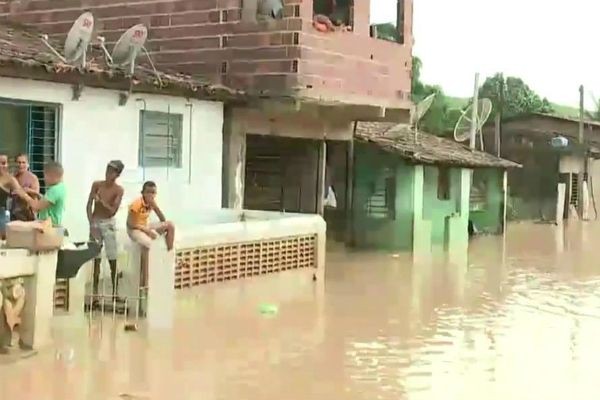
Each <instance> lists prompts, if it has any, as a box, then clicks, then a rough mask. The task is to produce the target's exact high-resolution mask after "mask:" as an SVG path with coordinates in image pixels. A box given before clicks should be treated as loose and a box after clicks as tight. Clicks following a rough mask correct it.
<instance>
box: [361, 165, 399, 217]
mask: <svg viewBox="0 0 600 400" xmlns="http://www.w3.org/2000/svg"><path fill="white" fill-rule="evenodd" d="M367 215H368V216H369V217H371V218H377V219H385V218H388V219H395V218H396V177H395V175H394V172H393V170H392V169H390V168H386V169H385V170H384V172H383V174H382V175H380V176H379V177H378V178H377V180H376V181H375V182H374V183H373V185H372V187H371V195H370V196H369V199H368V200H367Z"/></svg>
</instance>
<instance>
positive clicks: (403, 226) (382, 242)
mask: <svg viewBox="0 0 600 400" xmlns="http://www.w3.org/2000/svg"><path fill="white" fill-rule="evenodd" d="M356 141H357V143H356V144H355V171H356V172H355V173H356V175H355V179H354V188H353V204H352V210H353V212H352V242H353V244H354V245H356V246H368V247H379V248H386V249H390V250H396V251H398V250H408V251H412V252H413V254H414V255H415V256H424V255H425V256H426V255H428V254H430V253H431V250H432V248H435V247H440V248H444V249H445V250H447V251H448V253H449V254H450V255H451V256H452V255H453V254H457V255H463V254H466V249H467V246H468V238H469V224H471V225H474V226H475V227H477V226H480V227H481V228H482V229H481V230H484V229H483V228H486V229H488V230H489V231H493V232H502V231H503V227H504V220H503V218H504V205H505V197H504V196H505V194H506V181H505V178H504V177H505V174H506V170H507V169H510V168H516V167H518V164H515V163H513V162H510V161H507V160H502V159H499V158H496V157H494V156H491V155H489V154H486V153H483V152H480V151H471V150H470V149H468V148H466V147H464V146H463V145H461V144H459V143H456V142H453V141H451V140H448V139H444V138H440V137H437V136H433V135H430V134H426V133H423V132H420V133H419V135H418V139H415V136H414V132H413V130H412V129H411V128H410V127H408V126H401V125H394V124H390V123H365V122H362V123H361V122H359V123H358V124H357V129H356ZM473 176H474V177H475V178H474V179H475V180H476V181H477V185H478V187H485V191H478V195H477V196H474V197H472V191H471V187H472V179H473V178H472V177H473ZM476 204H477V205H478V206H479V207H478V209H476V210H475V207H474V206H475V205H476Z"/></svg>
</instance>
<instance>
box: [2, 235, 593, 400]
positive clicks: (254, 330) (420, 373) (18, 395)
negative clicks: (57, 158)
mask: <svg viewBox="0 0 600 400" xmlns="http://www.w3.org/2000/svg"><path fill="white" fill-rule="evenodd" d="M599 234H600V224H599V225H598V226H595V225H587V226H580V225H573V226H570V227H568V229H565V231H563V230H561V229H559V228H556V227H554V226H550V225H530V224H522V225H515V226H513V227H511V229H510V230H509V233H508V235H507V237H506V238H505V239H503V238H498V237H484V238H478V239H476V240H475V241H473V243H472V244H471V249H470V254H469V263H468V265H467V264H464V265H447V264H446V263H444V262H442V261H434V262H433V263H430V264H429V265H414V266H413V265H411V263H410V262H409V258H408V257H407V256H403V255H400V256H397V255H396V256H392V255H390V254H382V253H377V254H373V253H360V252H358V253H346V252H344V251H341V250H334V251H332V252H331V254H330V255H329V260H328V271H327V286H326V293H325V295H324V296H320V295H319V293H317V292H316V291H315V288H314V287H313V286H312V285H310V284H302V285H299V284H297V283H296V282H295V281H294V280H293V279H285V278H267V279H264V280H260V281H255V282H252V283H246V284H241V283H234V284H230V285H226V286H218V287H216V288H210V289H204V290H203V291H198V292H195V293H185V294H184V295H182V297H181V298H180V299H178V317H177V321H176V326H175V329H174V330H173V332H172V333H169V334H162V335H159V334H150V333H145V332H144V331H143V330H141V331H140V332H137V333H125V332H124V331H123V327H122V325H121V324H120V323H114V322H112V321H110V320H108V319H107V320H104V321H94V322H93V323H88V322H86V321H82V320H72V319H65V318H57V320H56V325H57V326H56V330H55V331H56V333H55V337H56V347H55V348H54V349H52V350H47V351H46V350H45V351H42V352H41V353H40V354H39V355H38V356H36V357H34V358H31V359H27V360H22V361H20V362H18V363H16V364H11V365H3V364H1V363H0V399H5V398H6V399H36V400H37V399H57V400H58V399H60V400H63V399H86V400H87V399H118V398H127V397H126V396H122V397H119V396H120V395H124V394H128V395H130V396H131V397H129V398H134V399H135V398H138V399H167V398H176V399H182V400H183V399H198V398H202V399H207V400H212V399H224V400H227V399H232V400H233V399H235V400H238V399H248V400H254V399H257V400H269V399H277V400H281V399H290V400H296V399H298V400H304V399H350V400H354V399H369V400H370V399H394V400H398V399H461V400H463V399H464V400H470V399H473V400H479V399H511V400H512V399H532V400H534V399H535V400H537V399H561V400H562V399H565V398H575V399H596V398H597V397H598V394H597V393H598V388H599V386H598V383H597V376H598V373H597V370H596V368H595V366H596V364H597V360H598V359H600V341H599V340H598V335H599V332H600V297H599V296H598V291H599V289H600V262H598V261H599V260H600V245H597V244H596V243H597V240H596V238H598V237H600V236H599ZM265 302H267V303H274V304H277V305H278V306H279V312H278V314H277V315H275V316H272V317H271V318H267V317H265V316H264V315H261V314H260V313H259V312H258V306H259V305H260V304H262V303H265Z"/></svg>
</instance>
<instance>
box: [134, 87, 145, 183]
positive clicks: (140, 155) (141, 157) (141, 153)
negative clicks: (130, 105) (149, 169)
mask: <svg viewBox="0 0 600 400" xmlns="http://www.w3.org/2000/svg"><path fill="white" fill-rule="evenodd" d="M135 102H136V103H143V104H144V108H143V109H142V110H141V111H143V112H145V111H146V100H145V99H142V98H139V99H135ZM138 146H139V147H140V148H139V150H138V158H139V160H138V165H140V164H141V165H142V181H144V182H146V166H145V165H144V118H143V116H141V115H140V140H138Z"/></svg>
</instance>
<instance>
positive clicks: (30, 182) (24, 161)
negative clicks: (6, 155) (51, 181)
mask: <svg viewBox="0 0 600 400" xmlns="http://www.w3.org/2000/svg"><path fill="white" fill-rule="evenodd" d="M15 162H16V163H17V172H16V173H15V178H16V179H17V182H19V185H21V187H22V188H23V190H24V191H25V193H27V194H28V195H29V196H31V197H33V198H38V197H39V196H40V181H39V179H38V177H37V176H35V174H33V173H32V172H31V171H29V158H28V157H27V154H19V155H18V156H17V157H15ZM10 219H11V221H33V220H35V213H34V212H33V210H32V209H31V207H29V205H28V204H27V202H26V201H24V200H22V199H21V198H19V196H17V195H13V196H12V205H11V208H10Z"/></svg>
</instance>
